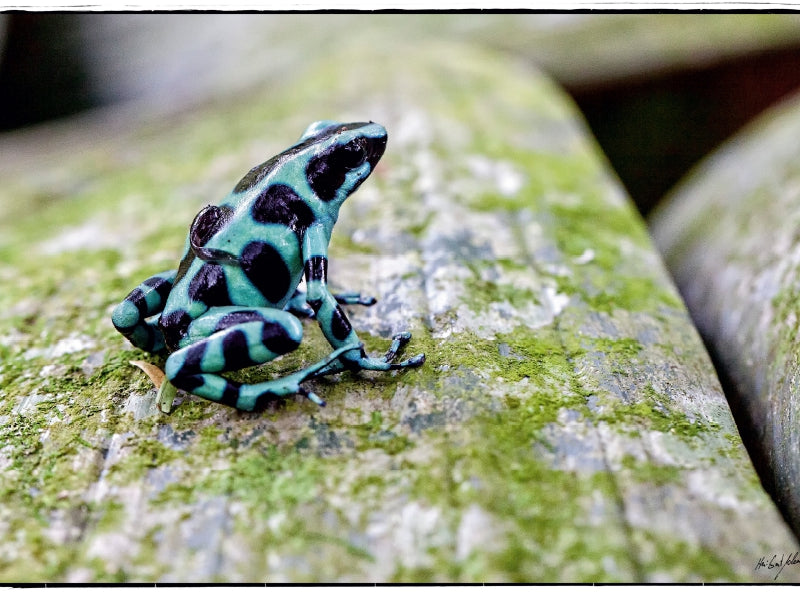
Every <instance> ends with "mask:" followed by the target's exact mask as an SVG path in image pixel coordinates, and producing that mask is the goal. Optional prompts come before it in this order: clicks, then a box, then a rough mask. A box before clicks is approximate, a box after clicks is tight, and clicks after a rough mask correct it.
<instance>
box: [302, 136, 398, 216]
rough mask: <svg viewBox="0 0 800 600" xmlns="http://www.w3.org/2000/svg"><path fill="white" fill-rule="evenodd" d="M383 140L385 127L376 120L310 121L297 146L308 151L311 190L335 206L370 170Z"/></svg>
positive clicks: (379, 151) (382, 145)
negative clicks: (375, 121)
mask: <svg viewBox="0 0 800 600" xmlns="http://www.w3.org/2000/svg"><path fill="white" fill-rule="evenodd" d="M386 139H387V136H386V129H384V128H383V126H381V125H378V124H377V123H372V122H370V123H336V122H333V121H317V122H316V123H312V124H311V125H310V126H309V127H308V129H306V131H305V132H304V133H303V135H302V137H301V138H300V141H299V143H298V146H297V147H302V148H303V149H304V150H303V153H304V154H305V153H306V152H309V154H308V156H309V158H308V161H307V162H306V164H305V176H306V180H307V181H308V185H309V186H310V187H311V190H312V191H313V192H314V194H315V195H316V196H317V197H318V198H319V199H320V200H322V201H323V202H325V203H329V204H331V205H333V206H335V207H336V208H337V209H338V206H339V205H341V203H342V202H344V200H345V199H346V198H347V197H348V196H349V195H350V194H352V193H353V192H354V191H355V190H356V189H358V186H360V185H361V184H362V183H363V181H364V180H365V179H366V178H367V177H369V174H370V173H372V171H373V169H374V168H375V165H376V164H377V162H378V161H379V160H380V158H381V156H383V151H384V150H385V149H386Z"/></svg>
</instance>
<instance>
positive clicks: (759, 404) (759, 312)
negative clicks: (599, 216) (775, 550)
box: [652, 98, 800, 531]
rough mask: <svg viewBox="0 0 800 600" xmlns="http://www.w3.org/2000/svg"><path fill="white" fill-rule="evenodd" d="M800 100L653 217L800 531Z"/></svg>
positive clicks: (719, 156)
mask: <svg viewBox="0 0 800 600" xmlns="http://www.w3.org/2000/svg"><path fill="white" fill-rule="evenodd" d="M798 156H800V99H798V98H795V99H794V100H792V101H789V102H787V103H786V104H784V105H783V106H781V107H779V108H776V109H774V110H773V111H771V112H770V113H768V114H767V115H765V116H763V117H762V118H761V119H759V120H758V121H757V122H756V123H754V124H753V125H752V126H750V127H749V128H748V129H747V130H746V131H744V132H742V133H741V134H739V135H737V136H736V137H735V138H734V139H733V140H731V141H730V142H728V143H727V144H726V145H725V146H724V147H723V148H721V149H720V150H719V151H718V152H716V153H715V154H714V155H712V156H711V157H710V158H709V159H707V160H706V161H705V162H704V163H703V164H702V165H701V166H700V167H699V168H698V169H697V170H696V172H694V173H693V174H692V176H691V177H689V178H687V180H686V181H685V182H684V183H683V184H682V185H681V186H679V187H678V189H676V190H675V191H674V192H673V194H672V195H671V197H669V198H667V199H665V201H664V203H663V204H662V208H661V210H660V211H659V212H658V213H657V214H656V215H654V216H653V221H652V226H653V230H654V234H655V237H656V240H657V243H658V245H659V247H660V248H661V249H662V251H663V252H664V254H665V256H666V259H667V261H668V264H669V267H670V269H671V270H672V273H673V274H674V276H675V278H676V280H677V282H678V285H679V286H680V288H681V290H682V292H683V294H684V296H685V298H686V300H687V303H688V305H689V308H690V310H691V312H692V315H693V316H694V319H695V322H696V323H697V325H698V327H699V328H700V331H701V333H702V334H703V336H704V337H705V338H706V339H707V340H708V343H709V344H710V347H711V348H712V351H713V352H714V354H715V356H716V357H717V359H718V362H719V366H720V368H721V370H722V373H723V375H724V376H725V378H726V379H728V380H730V384H731V392H732V394H731V401H732V402H733V403H735V404H734V408H735V409H736V411H737V412H738V414H739V415H741V421H740V422H741V423H742V425H741V426H740V429H742V435H743V436H744V437H745V439H746V441H747V442H748V444H749V445H750V447H751V453H752V454H753V455H754V456H755V457H756V462H757V464H758V465H759V467H760V468H761V470H762V472H761V477H762V479H763V480H764V481H765V484H766V485H767V486H768V487H769V488H770V489H771V490H772V492H773V495H774V496H775V497H776V499H777V500H778V502H779V504H780V506H781V507H782V509H783V511H784V512H785V514H786V515H787V518H788V519H789V520H790V522H791V523H793V525H794V528H795V531H798V530H799V529H800V403H799V401H798V377H799V376H800V344H799V343H798V338H797V327H798V325H797V322H798V308H799V307H800V304H798V281H800V252H798V250H799V249H800V247H798V237H797V232H798V223H800V172H799V171H798Z"/></svg>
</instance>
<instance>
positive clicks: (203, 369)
mask: <svg viewBox="0 0 800 600" xmlns="http://www.w3.org/2000/svg"><path fill="white" fill-rule="evenodd" d="M302 337H303V326H302V324H301V323H300V321H299V320H298V319H297V318H296V317H294V316H293V315H291V314H290V313H288V312H286V311H284V310H279V309H275V308H242V307H218V308H212V309H210V310H209V311H207V312H206V313H204V314H203V315H201V316H200V317H198V318H197V319H195V320H194V321H192V322H191V324H190V325H189V328H188V330H187V333H186V338H185V339H184V340H182V342H181V346H182V347H181V348H180V349H179V350H177V351H175V352H173V353H172V354H171V355H170V356H169V358H168V359H167V362H166V365H165V367H164V371H165V374H166V376H167V378H168V379H169V380H170V382H171V383H172V384H173V385H174V386H175V387H177V388H180V389H182V390H185V391H187V392H190V393H192V394H195V395H197V396H201V397H203V398H206V399H207V400H212V401H214V402H218V403H220V404H225V405H227V406H233V407H235V408H238V409H240V410H254V409H256V408H259V407H260V406H262V405H263V404H264V403H266V402H269V401H272V400H275V399H277V398H280V397H283V396H288V395H291V394H302V395H303V396H305V397H307V398H309V399H310V400H312V401H313V402H315V403H317V404H319V405H324V404H325V403H324V402H323V401H322V400H321V399H320V398H319V397H318V396H317V395H316V394H314V393H313V392H310V391H309V390H307V389H305V388H304V387H303V386H302V385H301V384H302V383H303V382H304V381H305V380H307V379H310V378H311V377H315V376H316V374H317V371H319V370H320V369H322V368H324V367H326V366H327V365H328V364H329V363H331V362H332V361H335V360H336V359H337V358H338V357H339V355H341V354H343V353H345V352H349V351H352V350H353V349H354V348H353V347H351V346H348V347H346V348H342V349H341V351H339V352H335V353H332V354H330V355H329V356H328V357H326V358H325V359H323V360H322V361H320V362H319V363H316V364H314V365H311V366H310V367H307V368H305V369H302V370H300V371H297V372H296V373H292V374H291V375H287V376H285V377H281V378H279V379H275V380H272V381H266V382H261V383H254V384H244V383H237V382H233V381H229V380H228V379H226V378H225V377H222V376H221V375H217V373H220V372H222V371H233V370H237V369H242V368H244V367H249V366H253V365H258V364H264V363H266V362H269V361H271V360H273V359H274V358H276V357H277V356H280V355H282V354H286V353H287V352H291V351H292V350H294V349H296V348H297V347H298V346H299V345H300V340H301V339H302Z"/></svg>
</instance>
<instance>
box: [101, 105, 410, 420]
mask: <svg viewBox="0 0 800 600" xmlns="http://www.w3.org/2000/svg"><path fill="white" fill-rule="evenodd" d="M387 139H388V136H387V132H386V129H385V128H384V127H383V126H382V125H380V124H378V123H374V122H372V121H368V122H348V123H342V122H337V121H330V120H326V121H316V122H314V123H312V124H311V125H309V126H308V127H307V128H306V130H305V131H304V132H303V134H302V135H301V136H300V139H299V140H298V141H297V142H296V143H295V144H294V145H293V146H291V147H289V148H288V149H286V150H284V151H283V152H281V153H279V154H277V155H276V156H274V157H272V158H270V159H269V160H267V161H265V162H263V163H261V164H259V165H257V166H255V167H253V168H252V169H250V171H249V172H248V173H247V174H246V175H245V176H244V177H243V178H242V179H241V180H240V181H239V182H238V183H237V184H236V185H235V187H234V188H233V190H232V191H231V192H230V193H229V194H228V195H227V196H225V197H224V198H223V200H222V201H221V202H220V203H219V204H212V205H207V206H205V207H204V208H202V209H201V210H200V211H199V212H198V213H197V215H196V216H195V217H194V220H193V221H192V224H191V226H190V227H189V233H188V236H187V238H186V241H185V243H184V248H183V254H182V258H181V259H180V261H179V263H178V266H177V268H176V269H172V270H168V271H164V272H161V273H158V274H156V275H153V276H152V277H149V278H147V279H146V280H145V281H144V282H142V283H141V284H140V285H139V286H137V287H136V288H135V289H134V290H133V291H131V292H130V294H128V296H127V297H126V298H125V299H124V300H123V301H122V302H121V303H119V304H118V305H116V307H115V308H114V310H113V312H112V316H111V321H112V323H113V325H114V327H115V328H116V329H117V331H119V332H120V333H121V334H122V335H123V336H125V338H127V339H128V340H129V341H130V342H131V343H132V344H133V345H134V346H135V347H137V348H140V349H141V350H144V351H146V352H150V353H155V354H164V355H166V361H165V363H164V376H165V378H164V381H163V383H162V384H161V388H160V390H159V395H158V398H159V400H158V402H159V403H160V405H161V407H162V410H165V412H168V410H169V407H170V406H171V398H172V397H173V396H174V394H175V392H176V390H177V389H181V390H184V391H186V392H189V393H190V394H194V395H196V396H199V397H201V398H205V399H206V400H210V401H212V402H217V403H219V404H223V405H226V406H230V407H234V408H236V409H239V410H242V411H255V410H259V409H261V408H263V407H265V406H266V405H268V404H270V403H274V402H275V401H276V400H278V399H282V398H285V397H289V396H296V395H299V396H301V397H304V398H307V399H308V400H310V401H312V402H313V403H315V404H317V405H318V406H320V407H322V406H325V401H324V400H323V399H322V398H320V397H319V396H318V395H317V394H316V393H314V391H312V390H311V389H309V388H308V386H306V385H304V384H305V382H307V381H309V380H312V379H317V378H319V377H322V376H325V375H333V374H336V373H340V372H343V371H351V372H358V371H361V370H365V371H394V370H400V369H406V368H416V367H419V366H421V365H422V364H424V362H425V354H417V355H415V356H413V357H412V358H409V359H407V360H403V361H400V362H395V361H396V359H398V357H400V355H401V353H402V351H403V350H404V348H405V346H406V345H407V344H408V342H409V341H410V339H411V334H410V333H409V332H407V331H401V332H399V333H397V334H396V335H394V336H393V337H392V339H391V343H390V346H389V348H388V350H387V351H386V353H385V354H384V355H383V356H380V357H372V356H369V355H368V354H367V353H366V352H365V350H364V344H363V343H362V342H361V340H360V338H359V337H358V334H357V333H356V331H355V330H354V329H353V327H352V325H351V323H350V321H349V319H348V317H347V314H346V313H345V311H344V309H343V308H342V307H343V306H348V305H353V306H355V305H361V306H371V305H373V304H375V302H376V301H377V300H376V298H374V297H373V296H369V295H363V294H361V293H359V292H345V293H341V294H334V293H332V292H331V291H330V290H329V288H328V282H327V278H328V264H329V257H328V249H329V245H330V241H331V234H332V231H333V228H334V225H335V224H336V222H337V219H338V216H339V210H340V208H341V206H342V204H343V203H344V201H345V200H346V199H347V198H348V197H349V196H350V195H351V194H353V193H354V192H355V191H356V190H357V189H358V188H359V186H360V185H361V184H362V183H363V182H364V181H365V180H366V179H367V177H369V175H370V174H371V173H372V172H373V171H374V170H375V166H376V164H377V163H378V161H379V160H380V158H381V157H382V156H383V153H384V151H385V149H386V143H387ZM301 319H312V320H316V321H317V323H318V325H319V327H320V329H321V331H322V334H323V336H324V337H325V339H326V340H327V342H328V343H329V344H330V346H331V351H330V352H329V353H328V354H327V356H325V357H323V358H322V359H321V360H319V361H317V362H315V363H314V364H311V365H309V366H306V367H304V368H301V369H299V370H297V371H295V372H293V373H290V374H287V375H283V376H281V377H278V378H276V379H271V380H267V381H261V382H255V383H239V382H236V381H233V380H231V379H230V378H229V377H226V376H225V375H222V373H228V372H231V371H236V370H240V369H243V368H246V367H251V366H254V365H262V364H266V363H269V362H270V361H272V360H274V359H276V358H278V357H279V356H283V355H286V354H288V353H290V352H292V351H294V350H296V349H297V348H298V346H299V345H300V342H301V340H302V338H303V323H302V321H301ZM166 398H169V400H165V399H166ZM165 402H166V407H165Z"/></svg>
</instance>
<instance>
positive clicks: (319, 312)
mask: <svg viewBox="0 0 800 600" xmlns="http://www.w3.org/2000/svg"><path fill="white" fill-rule="evenodd" d="M311 234H312V235H307V236H306V239H305V240H304V242H305V243H304V246H303V250H304V256H305V257H306V260H305V264H304V269H305V278H306V285H307V286H308V292H307V293H308V304H309V305H310V306H311V308H313V309H314V312H315V313H316V316H317V322H318V323H319V326H320V329H322V333H323V334H324V335H325V338H326V339H327V340H328V342H329V343H330V344H331V346H333V347H334V348H342V347H344V346H351V345H356V344H358V345H359V346H360V345H361V344H360V341H359V339H358V335H357V334H356V332H355V331H354V330H353V327H352V325H350V321H349V319H348V318H347V315H346V314H345V312H344V310H342V307H341V306H340V305H339V303H338V302H337V301H336V298H335V297H334V296H333V294H331V293H330V291H329V290H328V286H327V278H328V258H327V244H326V238H325V237H324V236H322V235H317V236H314V235H313V232H311ZM410 339H411V334H410V333H408V332H405V331H404V332H401V333H398V334H397V335H395V336H394V337H393V338H392V345H391V347H390V348H389V351H388V352H387V353H386V354H385V355H384V356H383V357H382V358H371V357H369V356H367V354H366V353H365V352H364V350H363V348H360V349H358V350H352V351H350V352H348V353H346V354H344V355H342V357H341V358H340V359H339V360H338V361H336V362H334V363H331V364H330V365H329V366H328V367H326V368H324V369H322V370H321V371H319V372H318V373H317V375H328V374H331V373H336V372H339V371H343V370H345V369H351V370H359V369H366V370H369V371H389V370H394V369H403V368H406V367H419V366H420V365H422V364H423V363H424V362H425V355H424V354H418V355H416V356H414V357H413V358H410V359H408V360H405V361H403V362H400V363H393V362H392V361H393V360H394V358H395V357H396V356H397V354H398V353H399V352H400V351H401V350H402V349H403V347H404V346H405V345H406V344H407V343H408V341H409V340H410Z"/></svg>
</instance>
